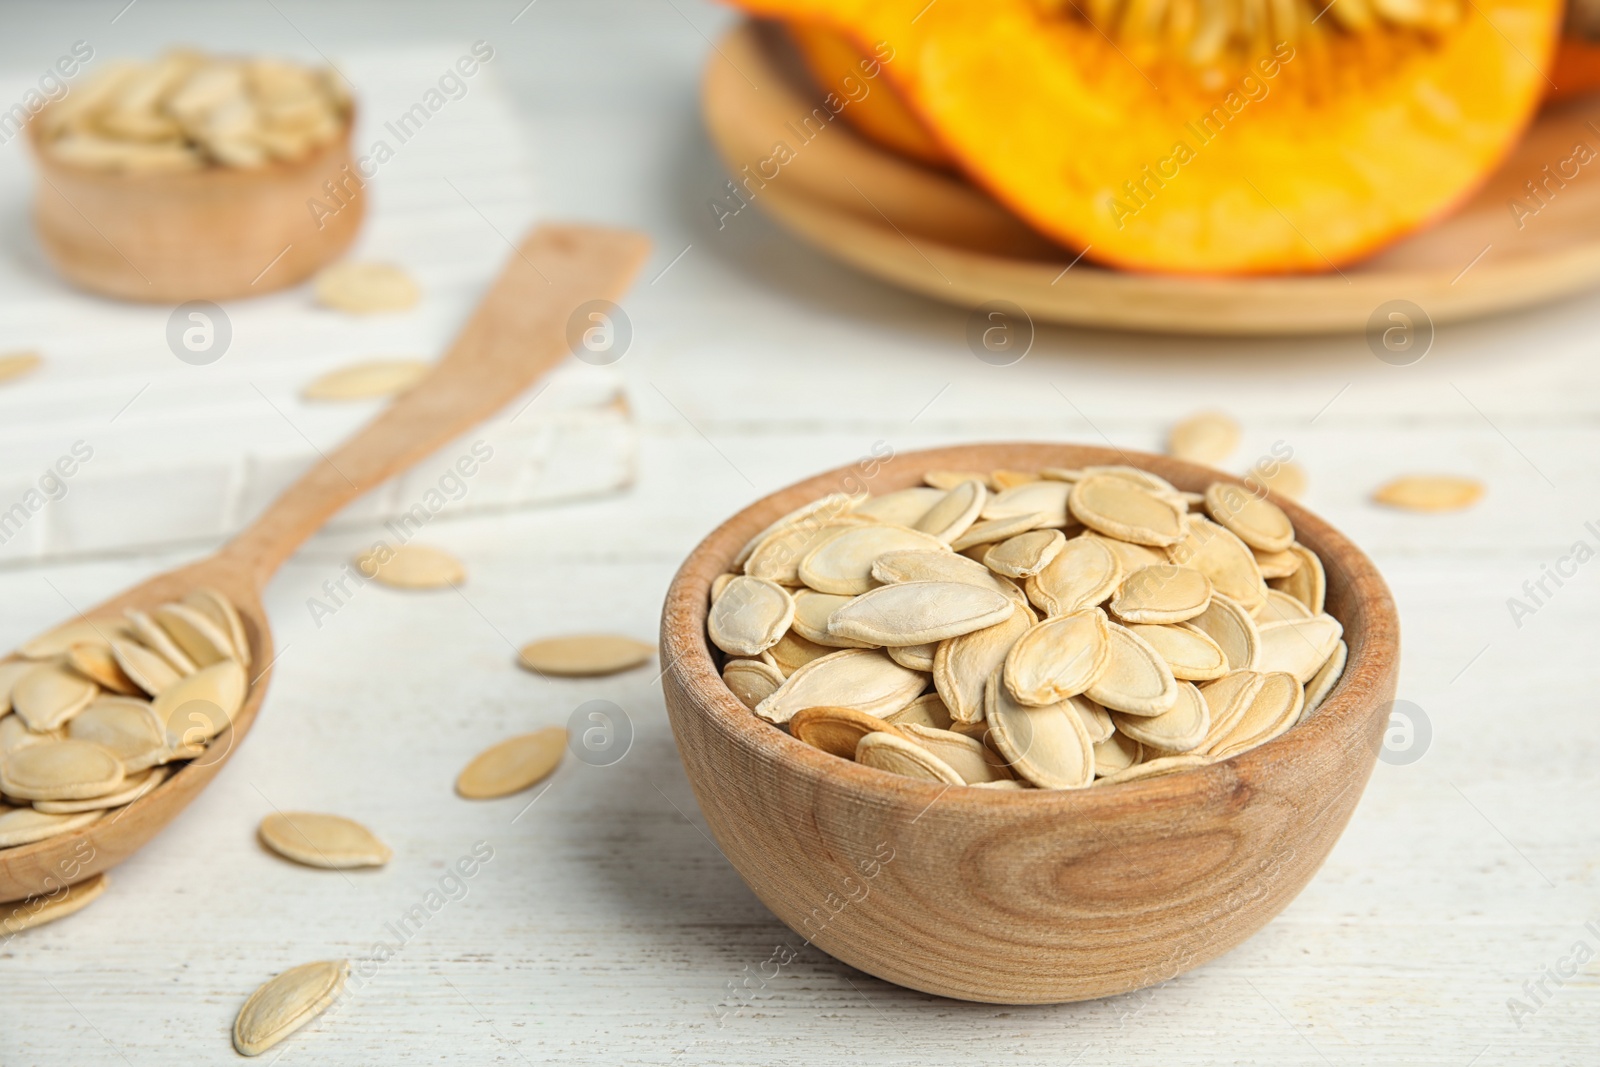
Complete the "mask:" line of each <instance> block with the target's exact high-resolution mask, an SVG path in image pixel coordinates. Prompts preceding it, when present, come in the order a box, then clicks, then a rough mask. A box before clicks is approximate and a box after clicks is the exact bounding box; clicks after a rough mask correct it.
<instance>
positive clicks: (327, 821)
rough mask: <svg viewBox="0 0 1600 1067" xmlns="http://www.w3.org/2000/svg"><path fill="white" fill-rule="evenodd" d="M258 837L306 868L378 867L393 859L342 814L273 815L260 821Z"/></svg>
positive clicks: (374, 837) (384, 847)
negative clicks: (259, 835)
mask: <svg viewBox="0 0 1600 1067" xmlns="http://www.w3.org/2000/svg"><path fill="white" fill-rule="evenodd" d="M260 834H261V841H262V843H263V844H265V845H266V846H267V847H268V848H270V849H271V850H272V851H274V852H276V853H277V854H278V855H280V856H282V857H284V858H285V859H291V860H294V861H295V862H296V863H303V864H305V865H306V866H307V867H326V868H328V869H330V870H348V869H350V868H353V867H382V866H383V865H384V864H385V863H388V862H389V860H390V858H391V857H393V856H394V851H393V850H392V849H390V848H389V846H388V845H386V844H384V843H383V842H382V841H380V840H378V838H377V835H375V834H374V833H373V832H372V831H371V830H368V829H367V828H366V827H365V826H362V825H361V824H360V823H358V822H356V821H355V820H354V819H347V818H345V817H344V816H342V815H324V814H321V813H318V812H309V811H289V812H283V811H279V812H274V813H273V814H271V815H268V816H267V817H266V818H264V819H262V820H261V827H260Z"/></svg>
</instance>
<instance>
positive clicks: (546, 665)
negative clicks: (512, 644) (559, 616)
mask: <svg viewBox="0 0 1600 1067" xmlns="http://www.w3.org/2000/svg"><path fill="white" fill-rule="evenodd" d="M655 654H656V646H655V645H652V644H650V643H648V642H646V641H637V640H635V639H634V638H631V637H625V636H623V635H621V634H570V635H567V636H564V637H546V638H542V639H541V640H538V641H531V642H529V643H528V644H526V645H523V646H522V648H521V649H519V650H518V652H517V662H518V663H520V664H521V665H522V666H524V667H526V668H527V669H528V670H530V671H533V672H534V673H535V674H550V675H555V676H557V677H561V678H594V677H598V676H600V675H606V674H617V673H620V672H622V671H630V670H632V669H633V668H635V667H640V666H643V665H644V664H646V663H649V662H650V658H651V657H652V656H654V655H655Z"/></svg>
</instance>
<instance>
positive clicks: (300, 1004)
mask: <svg viewBox="0 0 1600 1067" xmlns="http://www.w3.org/2000/svg"><path fill="white" fill-rule="evenodd" d="M349 975H350V963H349V961H348V960H320V961H318V962H316V963H303V964H301V965H300V966H298V967H291V968H290V969H289V970H287V971H284V972H283V973H282V974H280V975H277V976H276V977H274V978H273V979H271V980H270V981H268V982H265V983H263V984H262V985H261V987H260V988H258V989H257V990H256V991H255V992H254V993H251V994H250V997H249V999H248V1000H246V1001H245V1002H244V1006H243V1007H241V1008H240V1009H239V1014H238V1015H237V1016H236V1017H235V1018H234V1020H233V1047H234V1048H235V1049H237V1050H238V1052H239V1054H240V1055H241V1056H259V1055H261V1054H262V1053H263V1052H265V1051H267V1049H269V1048H271V1047H272V1046H273V1045H276V1044H277V1043H278V1042H280V1041H282V1040H283V1039H284V1038H286V1037H288V1036H289V1035H290V1034H292V1033H294V1032H295V1031H296V1030H298V1029H300V1028H301V1027H303V1026H305V1025H306V1024H307V1023H309V1022H310V1021H311V1020H312V1019H315V1018H316V1017H317V1016H318V1015H321V1014H322V1013H323V1012H324V1011H326V1010H328V1008H329V1007H331V1006H332V1004H333V1002H334V1001H335V1000H337V999H339V994H340V993H341V992H343V991H344V983H345V979H346V978H348V977H349Z"/></svg>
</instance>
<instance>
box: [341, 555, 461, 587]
mask: <svg viewBox="0 0 1600 1067" xmlns="http://www.w3.org/2000/svg"><path fill="white" fill-rule="evenodd" d="M355 564H356V568H357V569H358V570H360V571H361V573H362V574H364V575H366V576H367V577H368V578H372V579H375V580H376V581H378V582H379V583H380V584H383V585H387V586H391V587H393V588H395V589H444V588H447V587H449V586H455V585H460V584H461V583H462V582H464V581H466V578H467V570H466V568H465V567H463V566H462V565H461V561H460V560H458V559H456V558H455V557H454V556H452V555H451V554H450V553H448V552H446V551H445V550H444V549H442V548H433V547H431V546H429V545H417V544H410V545H397V546H396V547H394V548H384V549H383V550H382V551H377V552H363V553H362V554H361V555H359V556H357V557H356V560H355Z"/></svg>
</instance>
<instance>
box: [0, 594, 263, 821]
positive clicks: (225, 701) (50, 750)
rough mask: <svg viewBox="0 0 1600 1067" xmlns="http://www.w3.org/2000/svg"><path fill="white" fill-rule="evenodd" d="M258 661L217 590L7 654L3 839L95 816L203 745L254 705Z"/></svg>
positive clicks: (1, 675) (1, 752) (0, 756)
mask: <svg viewBox="0 0 1600 1067" xmlns="http://www.w3.org/2000/svg"><path fill="white" fill-rule="evenodd" d="M249 666H250V644H249V641H248V640H247V638H246V636H245V631H244V624H243V622H242V621H240V618H239V613H238V611H236V610H235V609H234V606H233V604H232V603H230V602H229V600H228V599H227V597H225V596H223V595H222V594H221V593H219V592H217V591H216V590H214V589H196V590H195V591H194V592H192V593H190V594H189V595H188V596H186V597H185V598H184V599H183V600H181V601H174V602H172V603H167V604H162V605H161V606H160V607H158V608H156V609H155V610H154V611H151V612H144V611H139V610H136V609H131V608H130V609H129V610H128V611H127V612H126V613H125V614H124V616H123V618H121V619H92V620H91V619H79V620H77V621H75V622H70V623H68V624H66V625H65V626H62V627H59V628H58V629H55V630H52V631H50V632H49V633H47V634H44V635H43V636H41V637H37V638H35V639H33V640H32V641H29V642H28V643H26V644H24V645H23V646H22V647H21V648H20V649H18V650H17V651H16V652H15V653H14V654H13V655H12V656H11V657H9V658H8V659H6V660H5V661H4V662H0V848H10V847H14V846H17V845H26V844H31V843H32V842H35V841H42V840H45V839H46V838H50V837H54V836H56V835H57V834H64V833H68V832H70V831H72V830H76V829H78V828H80V827H83V826H87V825H89V824H90V823H92V822H95V821H96V820H98V819H100V818H102V817H104V816H105V815H106V814H107V813H108V812H111V811H114V810H116V809H117V808H120V807H122V806H123V805H125V804H128V803H131V802H132V801H134V800H137V799H138V798H139V797H142V796H144V795H145V794H146V793H148V792H150V791H151V790H152V789H154V788H155V787H156V786H158V785H160V784H161V782H162V780H163V779H164V778H165V777H166V775H167V772H168V771H169V770H170V769H171V766H172V765H173V764H174V763H177V762H179V761H182V760H189V759H194V758H195V757H197V756H200V755H201V754H203V753H204V752H205V750H206V745H208V744H209V743H210V742H211V741H212V740H213V739H214V738H216V736H217V735H218V734H220V733H221V732H222V731H223V730H224V729H225V728H226V727H227V726H228V724H229V723H231V722H232V721H233V716H234V715H235V714H237V713H238V711H239V709H240V708H241V707H242V706H243V705H244V699H245V695H246V693H247V692H248V690H249V687H250V683H249V679H248V676H247V673H246V669H247V668H248V667H249Z"/></svg>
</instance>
